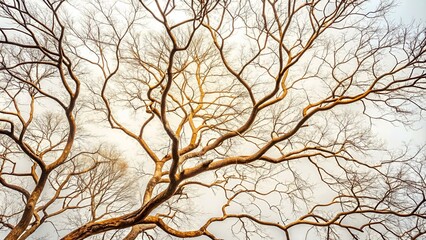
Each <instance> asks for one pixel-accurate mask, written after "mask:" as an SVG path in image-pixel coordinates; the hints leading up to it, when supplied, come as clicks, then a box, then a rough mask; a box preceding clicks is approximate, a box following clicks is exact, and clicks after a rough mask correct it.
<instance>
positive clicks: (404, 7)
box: [376, 0, 426, 23]
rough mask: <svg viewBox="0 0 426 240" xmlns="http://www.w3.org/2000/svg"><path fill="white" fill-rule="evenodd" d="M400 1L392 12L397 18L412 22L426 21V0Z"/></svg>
mask: <svg viewBox="0 0 426 240" xmlns="http://www.w3.org/2000/svg"><path fill="white" fill-rule="evenodd" d="M376 1H378V0H376ZM398 2H399V3H398V6H397V7H396V8H395V9H394V10H393V13H392V16H393V17H394V18H395V19H396V20H401V21H403V22H404V23H410V22H411V21H413V20H416V21H419V22H420V21H422V22H423V23H424V22H426V0H399V1H398Z"/></svg>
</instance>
